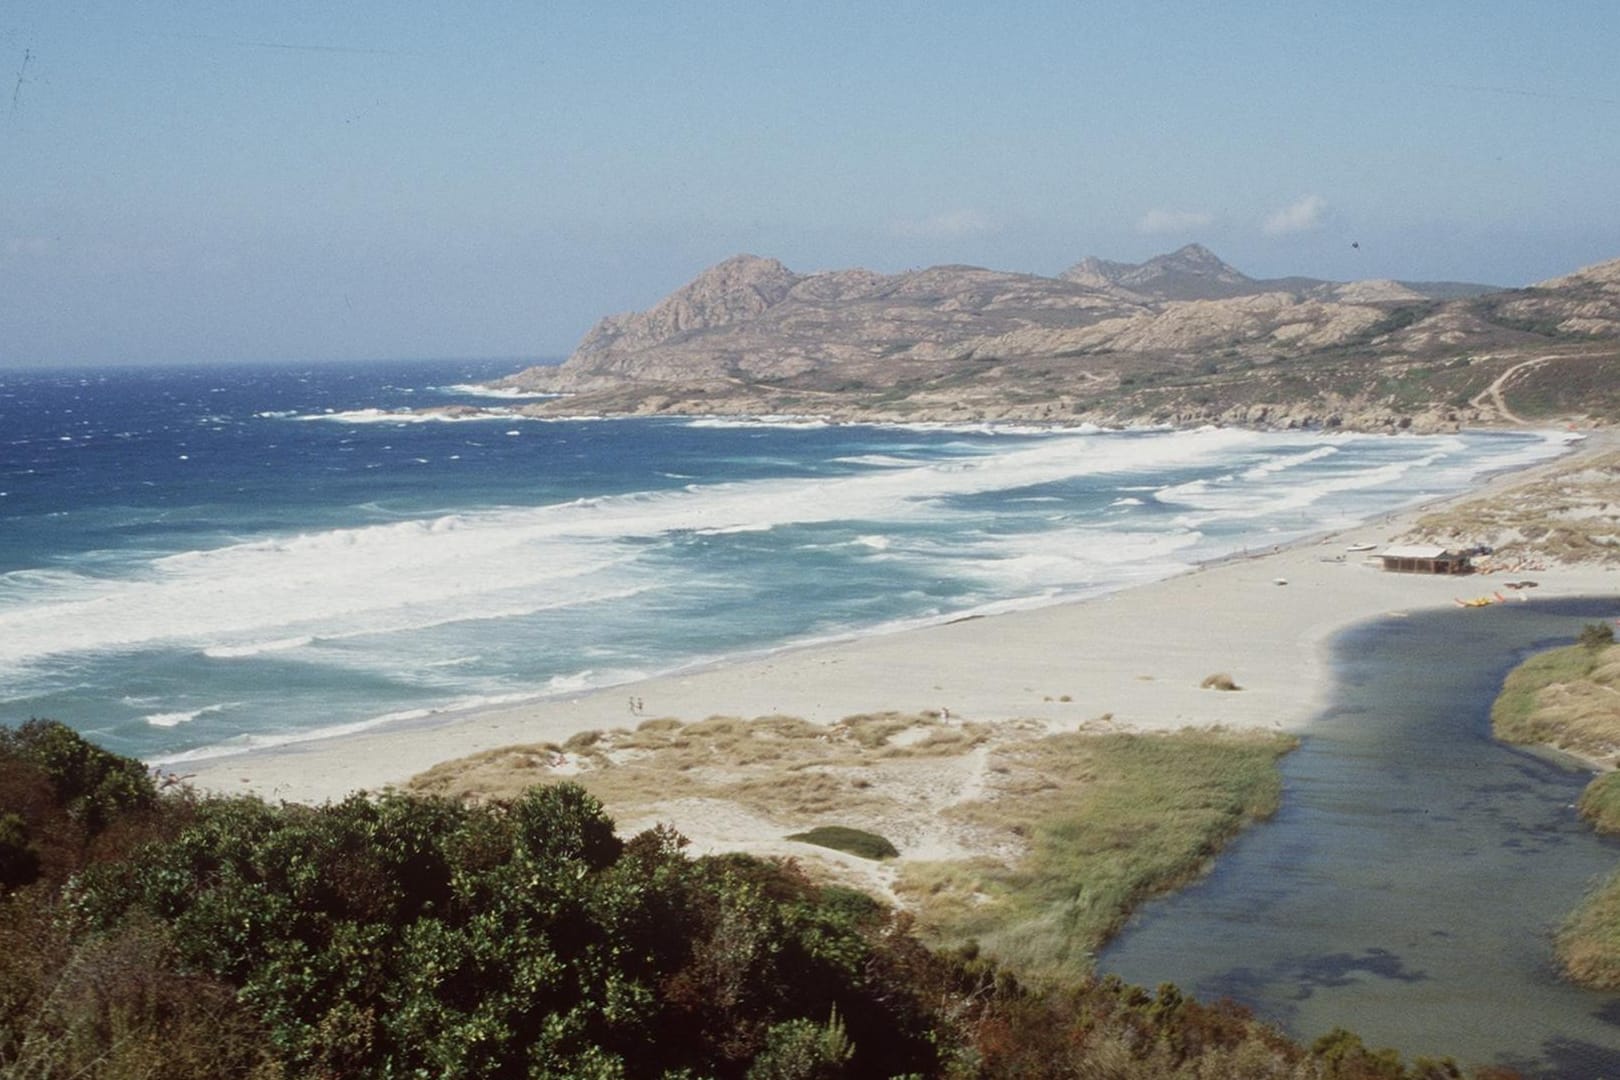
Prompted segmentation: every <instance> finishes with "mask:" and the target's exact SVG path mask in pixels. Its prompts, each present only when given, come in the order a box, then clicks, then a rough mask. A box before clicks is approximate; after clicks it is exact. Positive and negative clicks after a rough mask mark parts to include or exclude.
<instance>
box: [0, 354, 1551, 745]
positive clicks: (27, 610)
mask: <svg viewBox="0 0 1620 1080" xmlns="http://www.w3.org/2000/svg"><path fill="white" fill-rule="evenodd" d="M516 366H518V365H515V364H513V363H511V362H504V363H503V362H494V361H436V362H412V363H405V362H392V363H366V364H327V365H314V366H312V365H299V364H281V365H274V366H269V365H266V366H176V367H154V368H106V369H100V370H83V371H67V370H48V371H47V370H25V371H17V370H9V371H4V372H0V722H4V723H18V722H21V721H24V720H27V719H29V718H30V717H47V718H51V719H56V720H60V721H62V722H64V723H67V724H69V725H71V726H73V727H74V728H76V729H78V730H79V731H81V732H83V733H85V734H86V735H87V736H89V737H91V738H93V739H95V740H96V741H97V742H99V743H101V744H102V745H104V746H106V747H108V748H110V749H112V750H115V751H117V752H119V753H124V754H130V755H134V756H138V757H141V758H143V759H146V760H148V761H151V762H153V763H155V764H161V763H173V762H182V761H186V760H192V759H197V758H203V757H210V756H217V755H221V754H228V753H234V752H240V751H243V750H248V749H253V748H256V747H266V746H275V745H281V744H286V743H292V742H301V741H306V740H311V739H320V738H324V737H328V736H331V735H334V734H339V733H344V732H352V731H357V730H361V729H366V728H373V727H378V726H381V725H387V724H389V723H390V722H394V721H406V720H409V721H413V722H415V723H421V722H424V721H426V722H431V719H432V718H433V717H435V716H444V717H450V716H454V715H456V714H457V713H460V712H463V711H465V710H470V709H476V708H480V707H485V706H491V705H498V704H509V703H517V702H522V701H527V700H534V699H541V698H550V697H560V696H566V695H573V694H579V693H581V692H584V691H588V690H593V689H597V688H603V687H610V686H614V685H619V684H623V683H626V682H629V681H632V680H635V679H639V678H642V677H645V676H649V675H654V674H658V673H667V672H671V671H676V670H680V669H685V668H690V667H693V666H697V665H706V664H711V663H715V662H721V661H725V660H727V659H731V658H738V657H743V656H753V655H759V654H762V653H768V652H771V651H773V650H781V649H787V648H793V647H798V646H803V645H807V644H810V643H815V642H823V641H831V640H840V639H849V638H857V637H860V636H863V635H873V634H883V633H891V632H895V631H899V630H903V629H905V628H908V627H914V626H921V625H927V624H930V623H938V622H943V621H948V620H951V619H957V618H962V617H964V616H968V615H978V614H988V613H994V612H1001V611H1008V610H1014V609H1018V608H1028V607H1034V606H1039V605H1046V604H1054V603H1059V602H1062V601H1065V600H1071V599H1076V598H1081V597H1086V596H1092V595H1096V594H1099V593H1105V592H1109V591H1111V590H1117V589H1121V588H1125V587H1128V586H1130V585H1134V584H1137V583H1141V582H1145V581H1150V580H1154V579H1158V578H1163V577H1166V576H1168V575H1172V574H1176V573H1179V572H1181V571H1184V570H1186V569H1187V568H1189V567H1191V566H1193V565H1195V564H1197V563H1200V562H1203V561H1208V560H1214V559H1220V558H1224V557H1231V556H1241V555H1243V554H1245V553H1257V552H1262V551H1266V550H1269V549H1270V548H1272V547H1273V546H1276V545H1279V544H1283V543H1287V542H1289V541H1292V540H1295V539H1298V538H1301V537H1306V536H1311V535H1314V534H1318V533H1322V532H1324V531H1327V530H1336V529H1343V528H1346V527H1349V526H1352V525H1354V524H1355V523H1357V522H1363V521H1369V520H1374V519H1377V518H1378V517H1379V516H1380V515H1384V514H1387V513H1389V512H1391V511H1393V510H1395V509H1397V508H1399V507H1404V506H1407V505H1410V504H1413V503H1417V502H1421V501H1424V500H1428V499H1432V498H1435V497H1437V496H1442V495H1450V494H1453V493H1456V492H1461V491H1466V490H1468V489H1469V488H1470V487H1472V486H1474V485H1476V484H1477V483H1479V481H1480V480H1481V479H1482V478H1483V477H1485V476H1487V475H1489V474H1491V473H1494V472H1497V471H1500V470H1504V469H1509V468H1515V467H1521V466H1524V465H1526V464H1529V463H1532V462H1534V461H1538V460H1541V459H1544V458H1547V457H1550V456H1553V455H1555V454H1557V453H1559V452H1560V451H1561V450H1562V449H1563V448H1564V446H1565V441H1566V436H1564V435H1561V434H1559V433H1554V432H1548V433H1483V432H1480V433H1474V432H1465V433H1461V434H1443V435H1424V436H1418V435H1400V436H1380V435H1368V434H1352V433H1343V432H1324V431H1313V432H1258V431H1246V430H1239V429H1234V428H1213V427H1211V428H1203V429H1199V430H1157V429H1142V430H1126V431H1104V430H1098V429H1095V428H1044V427H1029V426H1018V425H992V424H974V425H943V424H847V423H831V422H827V421H824V420H818V419H814V418H802V417H800V418H795V417H760V418H752V419H736V418H731V419H722V418H676V417H670V418H662V417H659V418H608V417H600V416H576V417H568V418H548V419H532V418H526V417H524V416H522V415H521V414H520V413H519V412H518V411H517V408H518V406H520V405H521V404H522V402H521V401H519V400H514V399H513V398H512V395H501V394H496V393H493V392H491V391H488V390H486V389H483V384H485V383H487V382H488V381H490V380H493V379H495V378H497V377H499V376H501V375H505V374H508V373H510V372H511V371H512V370H514V369H515V367H516ZM455 405H476V406H479V407H481V408H482V409H483V410H484V411H483V412H481V413H480V414H479V415H478V416H477V417H476V418H474V417H468V416H465V415H458V414H457V412H456V411H455V410H451V411H449V412H446V411H444V407H447V406H455ZM423 410H426V411H425V412H424V411H423ZM1367 531H1368V536H1369V538H1370V537H1371V536H1372V533H1373V530H1372V529H1369V530H1367ZM1335 550H1342V548H1340V549H1335ZM1350 557H1352V558H1355V557H1359V556H1356V555H1351V556H1350ZM1188 617H1189V618H1196V617H1197V613H1196V612H1189V613H1188ZM1210 632H1212V633H1217V632H1219V630H1218V628H1216V627H1211V628H1210Z"/></svg>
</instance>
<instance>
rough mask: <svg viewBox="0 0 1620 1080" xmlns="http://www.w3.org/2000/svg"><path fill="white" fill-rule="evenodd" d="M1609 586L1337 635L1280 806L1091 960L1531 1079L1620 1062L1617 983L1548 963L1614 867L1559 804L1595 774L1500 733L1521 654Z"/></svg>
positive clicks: (1571, 625) (1138, 977) (1583, 613)
mask: <svg viewBox="0 0 1620 1080" xmlns="http://www.w3.org/2000/svg"><path fill="white" fill-rule="evenodd" d="M1617 615H1620V600H1615V599H1605V600H1561V601H1543V602H1531V603H1526V604H1509V605H1500V606H1496V607H1491V608H1486V609H1472V610H1468V611H1441V612H1427V613H1421V614H1415V615H1412V616H1411V617H1409V618H1399V617H1391V618H1386V619H1383V620H1380V621H1377V622H1374V623H1370V624H1364V625H1362V626H1358V627H1354V628H1352V629H1349V630H1347V631H1345V632H1344V633H1343V634H1341V635H1340V636H1339V637H1338V638H1337V639H1336V641H1335V642H1334V646H1333V649H1334V670H1335V674H1336V689H1335V691H1334V695H1333V699H1332V702H1331V704H1330V706H1329V707H1328V708H1327V709H1326V711H1325V712H1324V713H1323V714H1322V715H1321V716H1320V717H1318V718H1317V719H1316V720H1315V721H1313V723H1312V725H1311V726H1310V728H1309V729H1308V734H1307V736H1306V738H1305V739H1304V741H1303V743H1302V745H1301V747H1300V749H1299V750H1298V751H1297V752H1296V753H1294V754H1292V755H1290V757H1289V758H1288V759H1287V760H1286V761H1285V762H1284V765H1283V773H1284V795H1283V805H1282V809H1281V810H1280V812H1279V813H1278V815H1277V817H1276V818H1275V819H1274V820H1273V821H1272V822H1270V823H1267V824H1265V825H1262V826H1260V827H1258V828H1255V829H1253V830H1251V831H1250V832H1249V833H1248V834H1246V835H1245V836H1244V837H1242V838H1241V839H1240V840H1239V841H1238V842H1237V843H1236V844H1234V845H1233V846H1232V847H1231V848H1230V849H1229V850H1228V851H1227V852H1226V853H1224V854H1223V855H1222V856H1221V857H1220V859H1219V861H1218V863H1217V864H1216V866H1215V868H1214V869H1213V870H1212V871H1211V873H1210V874H1209V875H1208V876H1207V877H1206V878H1204V879H1203V880H1201V881H1200V882H1198V883H1196V884H1195V885H1194V886H1192V887H1191V888H1188V889H1185V890H1183V891H1181V892H1178V893H1176V894H1174V895H1172V896H1169V897H1167V898H1164V899H1162V900H1159V901H1155V902H1153V903H1152V904H1149V905H1147V906H1146V907H1145V908H1144V909H1143V910H1142V911H1141V912H1140V913H1139V914H1138V915H1137V917H1136V918H1134V919H1133V920H1132V922H1131V924H1130V926H1128V927H1127V928H1126V930H1125V932H1124V933H1123V934H1121V935H1120V936H1119V937H1118V938H1116V939H1115V940H1114V941H1113V942H1112V943H1111V944H1110V945H1109V946H1108V947H1107V948H1106V949H1104V950H1103V952H1102V953H1101V954H1100V956H1099V958H1098V970H1099V971H1101V972H1113V973H1117V974H1118V975H1120V976H1122V977H1123V978H1125V979H1127V980H1128V981H1130V982H1134V983H1139V984H1142V985H1146V986H1154V985H1157V984H1159V983H1161V982H1173V983H1176V984H1177V985H1179V986H1181V987H1182V988H1183V989H1185V990H1188V991H1190V992H1192V993H1194V994H1196V995H1197V996H1199V997H1201V998H1205V999H1210V1000H1213V999H1215V998H1220V997H1229V998H1232V999H1233V1000H1236V1001H1239V1002H1242V1003H1244V1004H1246V1005H1248V1006H1250V1007H1252V1008H1253V1009H1254V1010H1255V1011H1256V1012H1257V1013H1258V1014H1260V1015H1261V1016H1263V1017H1266V1018H1268V1019H1270V1020H1272V1021H1274V1022H1276V1023H1278V1024H1280V1025H1281V1026H1282V1027H1283V1028H1284V1029H1285V1030H1287V1031H1288V1032H1289V1033H1291V1034H1292V1035H1294V1036H1296V1037H1298V1038H1301V1039H1305V1040H1307V1041H1308V1040H1311V1039H1314V1038H1316V1037H1317V1036H1319V1035H1321V1034H1323V1033H1325V1032H1327V1031H1330V1030H1331V1029H1333V1028H1334V1027H1344V1028H1347V1029H1349V1030H1351V1031H1354V1032H1356V1033H1357V1034H1359V1035H1361V1036H1362V1038H1363V1039H1364V1040H1365V1041H1366V1042H1367V1044H1368V1045H1370V1046H1375V1047H1384V1046H1389V1047H1394V1048H1396V1049H1398V1050H1400V1051H1401V1053H1402V1054H1403V1055H1404V1056H1406V1057H1407V1058H1408V1059H1410V1058H1412V1057H1416V1056H1418V1055H1427V1056H1431V1057H1433V1056H1441V1055H1447V1056H1451V1057H1454V1058H1456V1059H1457V1060H1458V1061H1460V1062H1463V1063H1465V1064H1472V1065H1484V1064H1496V1065H1505V1066H1511V1067H1514V1068H1517V1069H1519V1070H1521V1071H1522V1072H1524V1073H1525V1074H1526V1075H1531V1076H1557V1077H1599V1076H1617V1075H1620V995H1614V994H1600V993H1593V992H1589V991H1585V990H1582V989H1579V988H1577V987H1574V986H1572V985H1570V984H1568V983H1567V982H1564V981H1562V980H1560V978H1559V976H1558V974H1557V971H1556V969H1555V967H1554V964H1553V961H1552V946H1551V935H1552V932H1553V930H1554V929H1555V928H1556V926H1557V925H1558V923H1559V921H1560V920H1561V919H1562V918H1563V917H1564V915H1566V914H1567V913H1568V912H1569V911H1571V910H1572V909H1573V908H1574V907H1575V906H1576V905H1577V903H1578V902H1579V901H1580V899H1581V897H1582V895H1583V894H1584V893H1585V892H1586V891H1587V890H1588V889H1589V888H1590V887H1591V886H1592V884H1593V883H1594V882H1595V881H1596V880H1597V879H1599V878H1601V877H1602V876H1605V875H1607V874H1608V873H1609V872H1610V871H1612V870H1615V869H1617V868H1620V844H1617V843H1616V842H1614V841H1609V840H1604V839H1601V838H1599V837H1598V836H1596V835H1595V834H1594V833H1593V832H1592V831H1591V830H1590V829H1589V828H1587V827H1586V826H1584V825H1583V824H1582V823H1581V822H1580V821H1579V820H1578V819H1577V817H1576V815H1575V811H1574V807H1573V804H1574V802H1575V800H1576V798H1577V797H1578V796H1579V794H1580V791H1581V788H1582V787H1583V786H1584V785H1585V783H1586V781H1587V780H1588V779H1589V778H1590V774H1589V773H1588V772H1587V771H1586V770H1584V769H1580V768H1576V767H1573V766H1572V765H1570V764H1569V763H1567V762H1563V761H1556V760H1551V759H1550V758H1549V756H1547V755H1542V754H1536V753H1531V752H1527V751H1525V750H1521V749H1516V748H1513V747H1509V746H1505V745H1502V744H1500V743H1497V742H1495V741H1494V740H1492V739H1491V737H1490V716H1489V714H1490V706H1491V702H1492V700H1493V699H1494V697H1495V695H1496V693H1497V691H1498V689H1499V688H1500V686H1501V682H1502V678H1503V676H1504V675H1505V674H1506V673H1507V672H1508V671H1509V670H1511V669H1512V667H1513V666H1514V665H1515V664H1517V663H1518V662H1519V661H1520V660H1522V659H1523V658H1524V657H1525V656H1527V655H1529V654H1530V653H1532V652H1535V651H1538V650H1540V649H1543V648H1546V647H1548V646H1551V645H1557V644H1565V643H1568V642H1570V641H1572V640H1573V639H1574V637H1575V635H1576V634H1578V633H1579V632H1580V629H1581V627H1582V626H1583V625H1584V624H1585V623H1587V622H1593V621H1599V620H1602V621H1609V620H1612V619H1614V618H1615V617H1616V616H1617Z"/></svg>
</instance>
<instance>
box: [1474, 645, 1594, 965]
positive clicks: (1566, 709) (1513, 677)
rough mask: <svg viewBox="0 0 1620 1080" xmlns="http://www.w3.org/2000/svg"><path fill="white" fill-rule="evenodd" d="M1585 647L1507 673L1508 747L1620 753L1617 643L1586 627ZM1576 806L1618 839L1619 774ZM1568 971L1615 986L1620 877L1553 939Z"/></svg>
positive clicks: (1496, 718) (1503, 725) (1498, 727)
mask: <svg viewBox="0 0 1620 1080" xmlns="http://www.w3.org/2000/svg"><path fill="white" fill-rule="evenodd" d="M1581 636H1582V643H1580V644H1576V645H1570V646H1567V647H1565V648H1561V649H1552V650H1549V651H1548V652H1544V653H1540V654H1538V655H1536V656H1532V657H1530V658H1529V659H1528V660H1526V661H1525V662H1524V663H1522V664H1520V665H1519V666H1518V667H1517V668H1515V669H1513V671H1512V672H1510V673H1509V674H1508V677H1507V678H1506V680H1504V682H1503V685H1502V692H1501V694H1500V695H1499V696H1498V697H1497V699H1496V703H1495V704H1494V705H1493V706H1492V708H1491V728H1492V730H1493V731H1494V732H1495V734H1496V737H1497V738H1499V739H1502V740H1503V741H1505V742H1512V743H1519V744H1524V745H1547V746H1554V747H1557V748H1558V749H1561V750H1565V751H1567V752H1569V753H1572V754H1578V755H1580V756H1582V757H1585V758H1587V759H1589V760H1592V761H1607V762H1612V761H1613V760H1614V759H1615V755H1616V752H1617V750H1620V646H1616V645H1614V644H1612V642H1613V635H1612V632H1611V631H1608V630H1607V628H1605V627H1602V626H1597V625H1593V626H1588V627H1587V628H1586V629H1585V630H1584V631H1583V633H1582V635H1581ZM1576 809H1577V811H1578V812H1579V814H1580V815H1581V817H1582V818H1584V819H1585V820H1587V821H1589V822H1591V823H1592V826H1593V827H1594V828H1596V829H1597V830H1598V831H1599V832H1603V833H1610V834H1620V773H1615V772H1605V773H1603V774H1601V775H1599V776H1598V777H1597V778H1596V779H1594V780H1593V781H1592V782H1591V783H1590V784H1588V785H1587V787H1586V790H1585V791H1583V792H1582V793H1581V797H1580V801H1579V802H1578V803H1577V804H1576ZM1556 951H1557V955H1558V962H1559V964H1560V966H1561V967H1562V968H1563V970H1564V972H1565V974H1567V975H1568V976H1569V977H1570V978H1571V979H1573V980H1574V981H1576V982H1578V983H1580V984H1581V985H1583V986H1589V987H1592V988H1594V989H1601V990H1614V989H1620V873H1616V874H1615V875H1614V876H1612V877H1610V878H1609V879H1608V880H1607V881H1605V882H1604V883H1602V884H1601V885H1599V886H1598V887H1597V888H1596V889H1594V890H1593V891H1592V892H1591V893H1590V894H1589V895H1588V896H1587V897H1586V899H1585V900H1583V901H1582V903H1581V906H1580V907H1579V908H1577V909H1576V910H1575V912H1574V913H1573V914H1571V915H1570V916H1569V918H1568V919H1566V920H1565V922H1564V925H1563V926H1562V927H1561V928H1560V929H1559V931H1558V935H1557V939H1556Z"/></svg>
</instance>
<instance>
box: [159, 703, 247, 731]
mask: <svg viewBox="0 0 1620 1080" xmlns="http://www.w3.org/2000/svg"><path fill="white" fill-rule="evenodd" d="M234 705H235V703H230V704H223V705H207V706H204V707H203V708H201V709H192V710H191V711H189V712H164V713H151V714H150V715H147V716H143V717H141V719H142V720H145V721H146V722H147V723H148V724H150V725H152V726H153V727H161V728H172V727H179V726H180V725H181V724H189V723H191V722H192V721H193V720H195V719H197V718H198V717H199V716H210V715H212V714H214V713H220V712H224V711H225V710H226V709H229V708H233V707H234Z"/></svg>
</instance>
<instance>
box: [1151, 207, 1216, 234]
mask: <svg viewBox="0 0 1620 1080" xmlns="http://www.w3.org/2000/svg"><path fill="white" fill-rule="evenodd" d="M1214 220H1215V216H1214V215H1213V214H1205V213H1203V212H1201V211H1198V210H1149V211H1148V212H1147V213H1145V214H1143V215H1142V220H1140V221H1138V222H1137V223H1136V231H1137V232H1139V233H1147V234H1148V235H1149V236H1158V235H1161V234H1163V233H1181V232H1188V231H1190V230H1192V229H1202V228H1203V227H1204V226H1206V225H1208V224H1210V223H1211V222H1213V221H1214Z"/></svg>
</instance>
